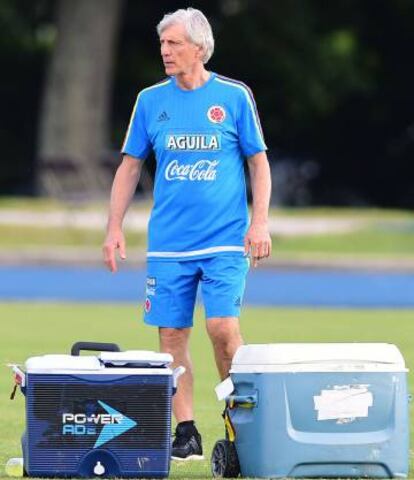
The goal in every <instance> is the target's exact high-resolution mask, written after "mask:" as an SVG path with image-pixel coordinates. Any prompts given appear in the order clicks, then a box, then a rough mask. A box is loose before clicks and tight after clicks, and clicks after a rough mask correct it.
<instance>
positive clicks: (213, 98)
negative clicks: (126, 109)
mask: <svg viewBox="0 0 414 480" xmlns="http://www.w3.org/2000/svg"><path fill="white" fill-rule="evenodd" d="M157 30H158V34H159V37H160V43H161V56H162V60H163V63H164V67H165V72H166V74H167V75H168V78H166V79H165V80H163V81H161V82H160V83H158V84H155V85H153V86H151V87H149V88H146V89H144V90H142V91H141V92H140V93H139V95H138V97H137V100H136V103H135V106H134V109H133V112H132V116H131V120H130V123H129V127H128V131H127V133H126V137H125V141H124V145H123V147H122V153H123V160H122V163H121V165H120V166H119V168H118V170H117V172H116V175H115V179H114V183H113V187H112V193H111V202H110V211H109V219H108V227H107V236H106V240H105V244H104V247H103V251H104V259H105V263H106V265H107V266H108V268H109V269H110V270H111V271H113V272H114V271H116V269H117V266H116V260H115V250H117V249H118V250H119V255H120V257H121V259H125V258H126V252H125V239H124V236H123V233H122V221H123V218H124V215H125V212H126V210H127V208H128V205H129V203H130V201H131V199H132V197H133V195H134V192H135V188H136V186H137V182H138V180H139V176H140V171H141V166H142V162H143V161H144V160H145V158H146V157H147V155H148V153H149V152H150V150H151V149H153V150H154V151H155V156H156V161H157V169H156V176H155V187H154V206H153V209H152V213H151V218H150V222H149V227H148V253H147V268H148V276H147V288H146V300H145V314H144V319H145V322H146V323H147V324H150V325H155V326H157V327H158V328H159V339H160V349H161V351H162V352H169V353H171V354H172V355H173V357H174V365H183V366H184V367H185V368H186V373H185V374H184V375H183V376H182V377H181V378H180V387H179V389H178V391H177V394H176V395H175V397H174V401H173V411H174V415H175V418H176V420H177V428H176V436H175V439H174V442H173V449H172V458H175V459H179V460H187V459H199V458H203V457H202V446H201V437H200V434H199V433H198V431H197V428H196V426H195V424H194V414H193V375H192V365H191V359H190V355H189V349H188V342H189V337H190V332H191V327H192V322H193V311H194V303H195V297H196V291H197V286H198V284H199V283H200V284H201V292H202V296H203V300H204V306H205V312H206V319H207V321H206V327H207V332H208V335H209V337H210V339H211V341H212V344H213V348H214V354H215V359H216V363H217V368H218V371H219V374H220V377H221V378H222V379H224V378H225V377H226V376H227V375H228V372H229V369H230V365H231V361H232V358H233V355H234V353H235V352H236V350H237V348H238V347H239V346H240V345H241V344H242V337H241V334H240V328H239V315H240V305H241V302H242V297H243V293H244V284H245V277H246V273H247V270H248V264H249V260H248V258H247V256H248V255H250V256H251V258H252V262H253V265H254V266H256V265H257V263H258V261H259V260H260V259H262V258H264V257H268V256H269V254H270V250H271V240H270V236H269V232H268V226H267V215H268V207H269V198H270V171H269V164H268V161H267V157H266V153H265V150H266V146H265V143H264V140H263V135H262V131H261V127H260V122H259V118H258V114H257V109H256V105H255V103H254V99H253V97H252V94H251V92H250V90H249V89H248V88H247V87H246V86H245V85H244V84H242V83H241V82H237V81H235V80H231V79H228V78H226V77H222V76H220V75H217V74H215V73H212V72H209V71H207V70H206V69H205V67H204V64H205V63H207V61H208V60H209V58H210V57H211V55H212V53H213V49H214V40H213V35H212V31H211V27H210V25H209V23H208V21H207V19H206V18H205V16H204V15H203V13H202V12H200V11H199V10H196V9H192V8H188V9H186V10H177V11H176V12H174V13H172V14H168V15H166V16H164V18H163V19H162V21H161V22H160V24H159V25H158V27H157ZM245 159H247V163H248V167H249V171H250V176H251V184H252V192H253V207H252V217H251V223H250V226H249V227H248V211H247V201H246V186H245V178H244V161H245Z"/></svg>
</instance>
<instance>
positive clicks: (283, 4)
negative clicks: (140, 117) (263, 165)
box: [0, 0, 414, 269]
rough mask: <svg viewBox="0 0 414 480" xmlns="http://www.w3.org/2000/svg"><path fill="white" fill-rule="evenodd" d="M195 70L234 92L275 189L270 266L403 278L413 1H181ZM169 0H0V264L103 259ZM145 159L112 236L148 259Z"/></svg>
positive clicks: (408, 249) (408, 257)
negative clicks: (201, 57)
mask: <svg viewBox="0 0 414 480" xmlns="http://www.w3.org/2000/svg"><path fill="white" fill-rule="evenodd" d="M190 3H191V5H192V6H193V7H196V8H200V9H202V10H203V11H204V12H205V14H206V15H207V17H208V18H209V20H210V21H211V24H212V26H213V30H214V34H215V39H216V50H215V53H214V55H213V57H212V60H211V61H210V63H209V65H208V68H210V69H211V70H213V71H217V72H219V73H221V74H223V75H226V76H229V77H233V78H236V79H239V80H242V81H243V82H245V83H247V84H248V85H249V86H250V87H251V88H252V89H253V91H254V93H255V96H256V101H257V104H258V108H259V112H260V114H261V119H262V124H263V127H264V132H265V137H266V141H267V145H268V147H269V152H268V153H269V159H270V162H271V167H272V177H273V192H272V208H271V221H270V227H271V232H272V234H273V237H274V240H275V242H274V244H275V247H274V248H275V255H274V257H273V260H272V262H271V264H272V265H273V264H277V265H286V264H288V265H292V264H294V265H296V264H297V263H299V264H300V265H304V266H307V265H310V266H315V265H316V266H321V265H322V266H326V265H328V266H332V265H333V266H341V267H342V266H348V267H349V266H351V267H355V268H359V267H361V265H362V266H367V267H369V268H371V267H375V268H379V267H381V268H382V267H384V268H385V267H386V268H388V267H390V268H398V269H407V268H409V269H411V268H414V215H413V213H412V211H411V210H412V208H413V207H414V188H413V173H414V163H413V161H412V160H413V154H414V93H413V87H412V86H413V84H414V63H413V61H412V54H413V52H414V28H413V25H414V2H413V1H412V0H364V1H361V0H331V1H326V0H272V1H264V0H210V1H208V2H207V1H196V0H194V1H192V2H190ZM187 6H188V3H187V2H183V1H172V0H162V1H161V0H152V1H138V0H0V61H1V72H2V73H1V83H0V101H1V106H2V108H1V110H0V142H1V143H0V145H1V155H2V158H3V162H2V168H1V170H0V244H2V246H3V247H4V248H2V249H0V261H2V262H3V263H26V262H29V261H31V262H34V263H41V264H43V263H47V262H49V263H50V262H55V263H56V262H57V263H62V262H63V263H65V262H75V263H80V264H85V263H95V264H98V263H99V264H101V263H100V262H101V253H100V246H101V244H102V241H103V237H104V230H105V221H106V208H107V204H108V200H109V193H110V186H111V182H112V179H113V175H114V172H115V170H116V167H117V165H118V164H119V161H120V156H119V149H120V146H121V144H122V141H123V137H124V134H125V131H126V128H127V125H128V122H129V118H130V114H131V110H132V107H133V104H134V101H135V98H136V95H137V93H138V92H139V91H140V90H141V89H143V88H145V87H147V86H149V85H151V84H153V83H155V82H157V81H159V80H160V79H162V78H164V75H165V73H164V69H163V67H162V62H161V59H160V52H159V39H158V36H157V33H156V29H155V27H156V25H157V23H158V22H159V21H160V19H161V18H162V17H163V15H164V14H165V13H167V12H171V11H174V10H176V9H177V8H183V7H187ZM154 170H155V160H154V158H149V160H148V161H147V162H146V163H145V166H144V171H143V174H142V179H141V181H140V184H139V186H138V189H137V193H136V197H135V202H134V205H133V206H132V208H131V210H130V212H129V213H128V216H127V220H126V224H125V228H126V231H127V234H128V246H129V249H130V252H132V253H133V255H132V257H131V258H132V261H131V264H130V265H134V264H136V263H134V262H143V261H144V259H145V255H144V252H145V243H146V238H145V232H146V224H147V220H148V215H149V211H150V207H151V196H152V187H153V176H154Z"/></svg>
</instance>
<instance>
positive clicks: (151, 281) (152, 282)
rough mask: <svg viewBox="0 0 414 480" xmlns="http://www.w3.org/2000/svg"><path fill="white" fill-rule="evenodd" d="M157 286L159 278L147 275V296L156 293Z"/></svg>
mask: <svg viewBox="0 0 414 480" xmlns="http://www.w3.org/2000/svg"><path fill="white" fill-rule="evenodd" d="M156 286H157V279H156V278H155V277H147V287H146V289H145V293H146V295H147V297H148V296H149V295H155V288H156Z"/></svg>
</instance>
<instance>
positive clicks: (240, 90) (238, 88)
mask: <svg viewBox="0 0 414 480" xmlns="http://www.w3.org/2000/svg"><path fill="white" fill-rule="evenodd" d="M215 80H216V82H218V84H220V85H222V86H223V88H226V89H227V90H228V92H229V93H230V92H232V93H233V94H234V95H249V96H253V94H252V91H251V89H250V87H249V86H248V85H246V84H245V83H244V82H242V81H240V80H236V79H235V78H230V77H226V76H224V75H219V74H216V77H215Z"/></svg>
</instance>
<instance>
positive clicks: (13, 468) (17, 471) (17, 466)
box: [5, 458, 23, 477]
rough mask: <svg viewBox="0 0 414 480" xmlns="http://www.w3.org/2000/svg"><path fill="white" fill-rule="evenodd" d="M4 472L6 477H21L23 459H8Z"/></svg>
mask: <svg viewBox="0 0 414 480" xmlns="http://www.w3.org/2000/svg"><path fill="white" fill-rule="evenodd" d="M5 470H6V475H7V476H8V477H23V458H10V459H9V460H8V461H7V463H6V468H5Z"/></svg>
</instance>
